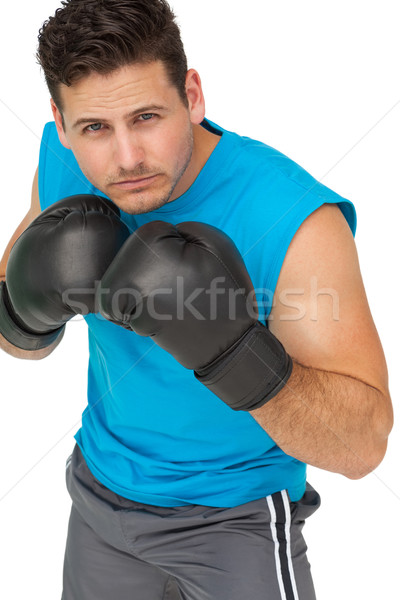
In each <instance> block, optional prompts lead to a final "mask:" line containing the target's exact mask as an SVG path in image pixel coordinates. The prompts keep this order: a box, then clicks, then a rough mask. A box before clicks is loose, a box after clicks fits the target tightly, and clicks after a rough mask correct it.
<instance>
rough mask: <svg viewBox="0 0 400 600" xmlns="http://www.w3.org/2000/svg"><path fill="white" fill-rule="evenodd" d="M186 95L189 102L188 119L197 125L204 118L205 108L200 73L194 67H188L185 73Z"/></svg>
mask: <svg viewBox="0 0 400 600" xmlns="http://www.w3.org/2000/svg"><path fill="white" fill-rule="evenodd" d="M186 96H187V99H188V102H189V113H190V120H191V122H192V123H193V124H197V125H198V124H199V123H201V122H202V121H203V119H204V116H205V112H206V108H205V102H204V96H203V90H202V86H201V80H200V75H199V74H198V72H197V71H195V70H194V69H189V71H188V72H187V74H186Z"/></svg>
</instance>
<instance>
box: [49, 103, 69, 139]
mask: <svg viewBox="0 0 400 600" xmlns="http://www.w3.org/2000/svg"><path fill="white" fill-rule="evenodd" d="M50 106H51V110H52V113H53V117H54V121H55V124H56V128H57V133H58V137H59V139H60V142H61V143H62V145H63V146H65V148H68V150H70V149H71V146H70V145H69V143H68V140H67V138H66V135H65V131H64V121H63V117H62V114H61V113H60V111H59V110H58V108H57V106H56V104H55V102H54V100H53V98H50Z"/></svg>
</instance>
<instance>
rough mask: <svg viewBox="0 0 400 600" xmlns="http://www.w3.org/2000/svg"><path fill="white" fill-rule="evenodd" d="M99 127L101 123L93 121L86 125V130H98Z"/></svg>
mask: <svg viewBox="0 0 400 600" xmlns="http://www.w3.org/2000/svg"><path fill="white" fill-rule="evenodd" d="M100 128H101V123H93V124H92V125H88V127H87V130H88V131H99V130H100Z"/></svg>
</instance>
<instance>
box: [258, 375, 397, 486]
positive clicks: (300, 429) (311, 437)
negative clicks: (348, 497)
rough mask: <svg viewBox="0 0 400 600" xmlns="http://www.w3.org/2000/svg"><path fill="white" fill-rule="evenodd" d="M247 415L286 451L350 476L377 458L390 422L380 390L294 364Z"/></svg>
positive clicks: (367, 468)
mask: <svg viewBox="0 0 400 600" xmlns="http://www.w3.org/2000/svg"><path fill="white" fill-rule="evenodd" d="M250 414H251V415H252V416H253V417H254V418H255V419H256V420H257V422H258V423H259V424H260V425H261V427H263V429H265V430H266V431H267V433H268V434H269V435H270V436H271V438H272V439H273V440H274V441H275V442H276V444H277V445H278V446H279V447H280V448H281V449H282V450H283V451H284V452H286V453H287V454H289V455H290V456H293V457H294V458H297V459H298V460H301V461H303V462H305V463H307V464H310V465H313V466H316V467H320V468H321V469H326V470H328V471H334V472H337V473H342V474H343V475H346V476H347V477H350V478H352V479H357V478H359V477H362V476H364V475H366V474H367V473H369V472H370V471H372V470H373V469H374V468H375V467H376V466H377V465H378V464H379V463H380V461H381V460H382V458H383V456H384V454H385V451H386V446H387V437H388V435H389V432H390V429H391V426H392V410H391V403H390V399H389V398H388V397H386V396H385V395H384V394H383V393H382V392H381V391H379V390H377V389H375V388H373V387H371V386H369V385H367V384H366V383H364V382H362V381H359V380H357V379H354V378H352V377H348V376H346V375H341V374H337V373H331V372H327V371H320V370H318V369H313V368H308V367H304V366H302V365H300V364H298V363H294V365H293V373H292V375H291V377H290V379H289V381H288V383H287V385H286V386H285V387H284V388H283V389H282V390H281V391H280V392H279V393H278V394H277V395H276V396H275V397H274V398H272V399H271V400H270V401H269V402H267V403H266V404H265V405H264V406H262V407H261V408H259V409H257V410H254V411H251V413H250Z"/></svg>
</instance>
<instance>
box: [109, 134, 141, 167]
mask: <svg viewBox="0 0 400 600" xmlns="http://www.w3.org/2000/svg"><path fill="white" fill-rule="evenodd" d="M144 156H145V154H144V148H143V146H142V144H141V142H140V140H139V138H138V136H137V135H135V133H134V132H132V131H124V132H120V133H118V134H117V135H116V136H115V138H114V157H115V160H116V162H117V165H118V167H119V168H120V169H123V170H124V171H132V170H134V169H135V168H136V167H137V166H138V165H140V164H141V163H142V162H144Z"/></svg>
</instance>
